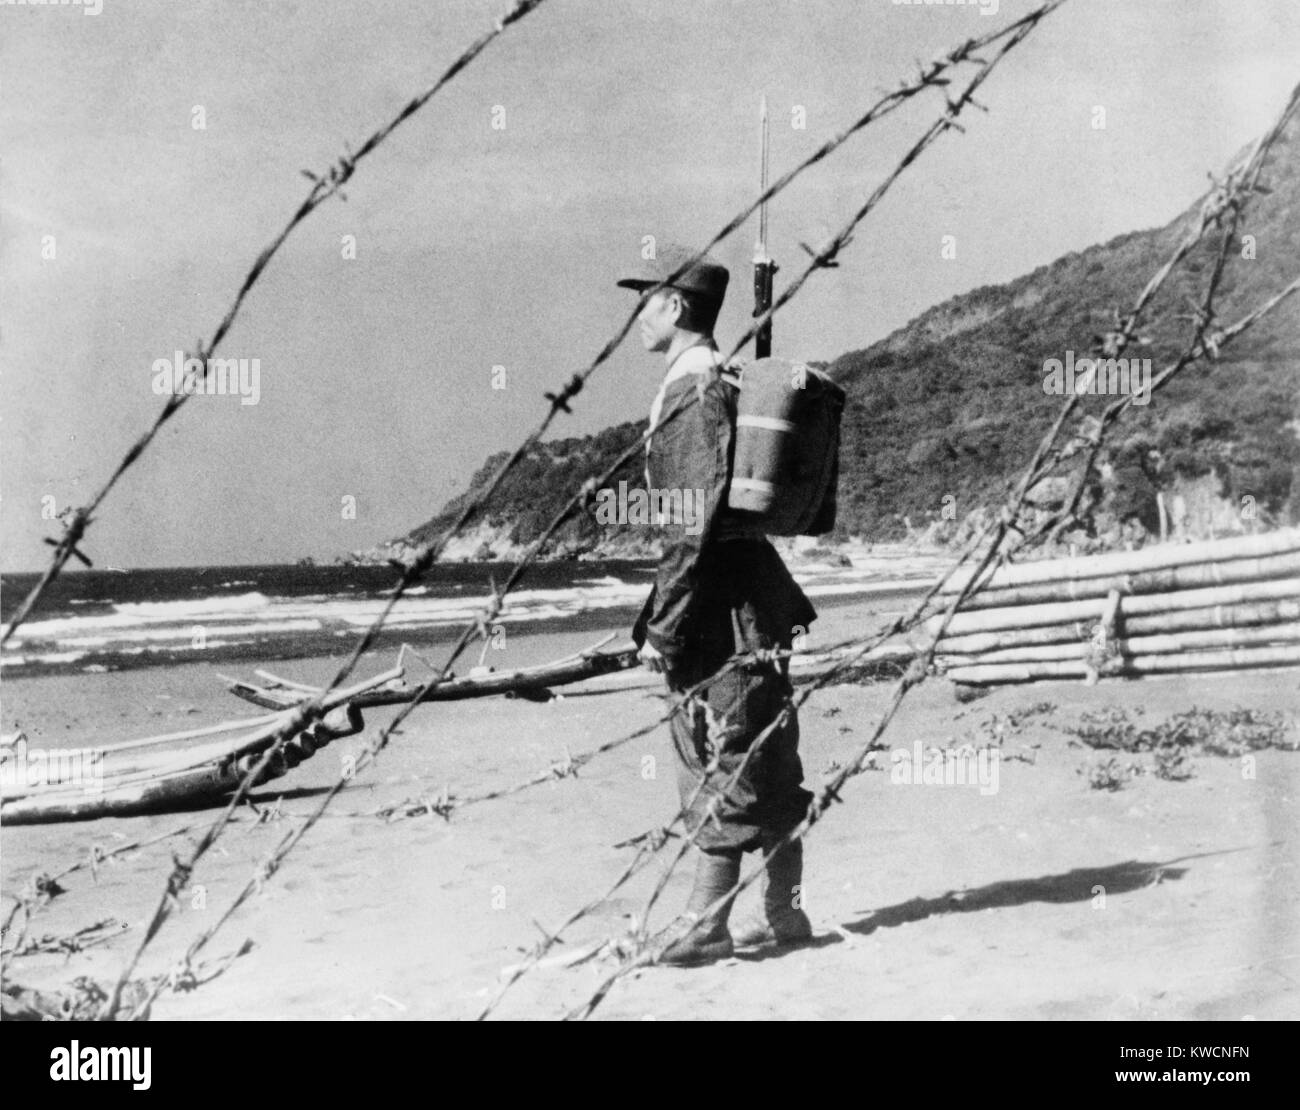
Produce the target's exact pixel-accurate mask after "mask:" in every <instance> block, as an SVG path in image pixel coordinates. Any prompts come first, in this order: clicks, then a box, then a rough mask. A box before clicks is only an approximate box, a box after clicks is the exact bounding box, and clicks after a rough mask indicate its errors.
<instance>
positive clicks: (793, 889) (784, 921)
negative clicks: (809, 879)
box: [735, 833, 813, 946]
mask: <svg viewBox="0 0 1300 1110" xmlns="http://www.w3.org/2000/svg"><path fill="white" fill-rule="evenodd" d="M780 840H781V837H780V836H777V835H770V834H767V833H764V834H763V838H762V843H763V854H764V855H767V854H769V853H770V852H771V851H772V848H773V847H774V846H775V845H776V844H777V842H778V841H780ZM802 887H803V841H802V840H796V841H794V842H793V843H791V844H787V845H786V846H785V847H784V848H782V849H781V850H780V851H779V852H777V853H776V855H774V856H772V858H771V859H769V860H768V863H767V874H766V875H764V877H763V916H762V918H760V919H757V920H754V921H751V922H748V923H747V924H746V925H745V926H744V927H743V928H742V929H741V930H740V932H739V934H738V935H737V936H736V938H735V943H736V944H738V945H741V946H750V945H758V944H773V943H775V944H797V943H798V942H799V941H803V940H808V938H809V937H811V936H812V932H813V930H812V922H811V921H809V920H808V915H807V914H806V913H804V912H803V910H802V909H801V908H800V906H801V903H802V898H801V897H800V895H801V894H802Z"/></svg>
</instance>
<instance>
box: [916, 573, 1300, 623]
mask: <svg viewBox="0 0 1300 1110" xmlns="http://www.w3.org/2000/svg"><path fill="white" fill-rule="evenodd" d="M1295 598H1300V578H1285V579H1279V580H1277V581H1271V582H1242V583H1239V584H1237V585H1235V586H1214V587H1211V588H1209V589H1202V590H1179V591H1177V592H1176V593H1166V594H1143V595H1138V596H1136V597H1126V598H1123V599H1122V600H1121V602H1120V620H1121V621H1123V620H1124V619H1125V618H1126V617H1128V616H1130V615H1134V614H1148V613H1164V612H1170V611H1174V610H1179V609H1200V608H1204V607H1206V606H1211V605H1230V604H1237V603H1239V602H1243V601H1289V600H1292V599H1295ZM1105 604H1106V599H1105V598H1096V599H1093V600H1088V601H1058V602H1052V603H1050V604H1047V605H1018V606H1014V605H1013V606H1008V607H1006V608H1002V609H980V610H977V611H976V612H973V613H967V612H964V611H963V612H958V613H955V614H953V617H952V619H951V620H950V621H949V623H948V628H947V633H948V634H949V635H953V636H960V635H964V634H966V633H968V632H996V631H999V630H1001V629H1013V628H1042V627H1044V626H1046V625H1052V624H1066V623H1068V622H1070V621H1095V620H1097V619H1098V618H1099V617H1100V616H1101V613H1102V610H1103V608H1104V606H1105ZM942 619H943V618H942V616H941V615H940V616H934V617H931V618H930V619H929V620H927V621H926V622H925V626H926V629H927V631H928V632H929V634H930V635H934V633H935V632H937V631H938V630H939V626H940V622H941V621H942Z"/></svg>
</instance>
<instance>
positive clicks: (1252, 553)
mask: <svg viewBox="0 0 1300 1110" xmlns="http://www.w3.org/2000/svg"><path fill="white" fill-rule="evenodd" d="M1290 551H1300V528H1283V529H1281V530H1279V531H1276V532H1265V533H1263V534H1261V535H1258V536H1232V537H1229V538H1227V539H1222V540H1205V541H1202V542H1201V543H1188V544H1168V545H1163V546H1154V547H1144V548H1142V550H1140V551H1116V552H1111V553H1108V554H1104V555H1082V556H1078V557H1076V558H1070V559H1043V560H1039V561H1037V562H1032V563H1013V564H1010V565H1008V566H1004V567H1002V568H1000V569H999V570H998V571H997V573H995V574H993V575H992V576H989V575H987V574H986V575H985V578H984V579H983V580H982V581H983V582H984V586H982V587H981V588H992V589H1005V588H1008V587H1011V586H1034V585H1041V584H1042V583H1044V582H1057V581H1060V580H1061V579H1067V578H1071V579H1072V578H1079V579H1086V578H1109V577H1113V576H1116V575H1123V574H1137V573H1141V572H1144V571H1151V570H1165V569H1168V568H1170V567H1183V566H1191V565H1193V564H1195V563H1210V562H1220V561H1222V560H1224V559H1244V558H1257V557H1263V556H1265V555H1281V554H1284V553H1286V552H1290ZM973 574H974V570H973V569H970V570H964V571H961V572H958V573H957V574H954V575H953V576H952V578H950V579H949V580H948V582H947V583H946V584H945V585H944V586H943V588H942V589H941V590H940V593H942V594H955V593H958V592H959V591H960V590H961V589H962V588H963V587H964V586H965V585H966V583H967V582H968V581H970V579H971V576H972V575H973Z"/></svg>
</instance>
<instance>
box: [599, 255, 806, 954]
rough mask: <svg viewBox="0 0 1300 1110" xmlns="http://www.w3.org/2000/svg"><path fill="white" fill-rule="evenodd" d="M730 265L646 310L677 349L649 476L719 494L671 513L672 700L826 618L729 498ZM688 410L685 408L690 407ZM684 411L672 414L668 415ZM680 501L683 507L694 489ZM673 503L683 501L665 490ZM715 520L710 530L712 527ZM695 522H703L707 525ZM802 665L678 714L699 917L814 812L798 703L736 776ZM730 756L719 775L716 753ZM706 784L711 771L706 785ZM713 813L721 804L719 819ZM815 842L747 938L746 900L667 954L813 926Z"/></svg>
mask: <svg viewBox="0 0 1300 1110" xmlns="http://www.w3.org/2000/svg"><path fill="white" fill-rule="evenodd" d="M691 255H692V252H691V251H688V250H685V249H684V248H680V247H664V248H661V249H660V250H659V252H658V257H657V258H656V259H654V260H652V261H650V262H649V263H648V264H647V266H646V268H645V270H644V271H643V272H642V273H641V274H639V275H638V276H636V277H632V278H626V279H624V280H623V281H620V282H619V283H618V284H619V285H620V286H622V287H624V288H627V289H634V290H638V291H642V292H644V291H645V290H647V289H650V288H652V287H654V286H656V285H659V284H660V283H661V282H663V281H664V279H666V278H667V277H669V276H670V275H671V274H672V273H673V271H674V270H676V269H679V268H680V267H681V266H683V265H684V264H685V263H686V262H687V261H688V260H689V259H690V257H691ZM728 276H729V275H728V273H727V270H726V268H725V267H723V266H721V265H719V264H718V263H717V262H715V261H713V260H712V259H709V258H705V259H702V260H701V261H699V262H697V263H696V264H695V265H693V266H691V267H690V268H689V269H687V270H686V271H685V272H684V273H682V274H681V275H680V276H678V277H677V278H676V280H674V282H673V283H672V285H671V286H669V287H666V288H664V289H661V290H659V291H658V292H656V293H654V294H653V295H652V296H651V297H650V298H649V299H648V300H647V301H646V304H645V305H644V307H643V308H642V310H641V314H640V328H641V338H642V341H643V342H644V344H645V346H646V349H647V350H649V351H653V352H658V353H661V354H663V355H664V357H665V360H666V362H667V373H666V374H665V376H664V379H663V383H662V384H661V385H660V387H659V393H658V396H656V397H655V401H654V406H653V408H652V410H651V415H650V426H651V437H650V441H649V443H648V444H647V458H646V479H647V484H648V486H649V488H650V489H651V490H655V491H674V493H675V492H676V491H680V492H681V495H682V497H683V498H685V497H687V496H694V492H695V491H703V505H702V506H700V505H698V504H697V505H696V516H695V520H694V521H693V522H692V523H693V524H694V527H692V528H690V529H687V528H685V527H684V523H685V522H684V521H682V520H669V521H666V522H665V527H664V535H665V540H664V548H663V554H662V556H661V558H660V562H659V567H658V572H657V575H656V578H655V584H654V589H653V590H652V591H651V594H650V597H649V598H648V599H647V600H646V603H645V606H644V608H643V609H642V612H641V616H640V617H639V619H638V620H637V622H636V626H635V628H634V629H633V633H632V635H633V639H634V640H635V641H636V644H637V647H638V648H639V649H640V658H641V661H642V662H643V663H644V665H645V666H646V667H648V668H649V669H650V670H652V671H656V672H659V673H662V674H663V675H664V676H665V679H666V681H667V684H668V690H669V696H670V697H674V698H680V697H681V694H682V692H683V691H685V690H687V689H688V688H690V687H691V686H694V685H696V684H697V683H699V682H701V681H702V680H704V679H705V678H707V677H709V676H711V675H714V674H716V673H717V672H718V671H719V670H720V669H721V668H722V667H723V664H724V663H726V662H727V660H728V659H729V658H730V657H731V656H732V655H733V654H735V653H737V652H751V651H754V650H756V649H773V648H782V649H788V648H789V647H790V644H791V641H792V639H793V637H794V636H795V635H796V634H798V632H799V631H805V630H807V628H808V626H809V625H810V624H811V622H812V620H813V619H814V617H815V616H816V612H815V611H814V609H813V607H812V605H811V604H810V603H809V601H808V599H807V598H806V597H805V596H804V594H803V591H802V590H800V589H799V587H798V586H797V585H796V584H795V582H794V579H793V578H791V577H790V572H789V571H788V570H787V569H786V568H785V565H784V564H783V563H782V562H781V557H780V556H779V555H778V554H777V552H776V549H775V548H773V547H772V545H771V543H769V542H768V540H767V537H766V536H765V535H764V534H763V533H762V531H761V530H760V529H758V528H757V527H756V525H755V524H754V522H753V520H752V519H749V518H747V514H744V513H741V512H738V511H735V510H732V509H729V508H728V507H727V488H728V483H729V480H730V470H731V459H732V450H733V443H734V430H735V420H736V398H737V393H738V390H739V380H738V378H737V377H736V375H735V374H734V373H733V372H732V371H731V370H729V369H728V368H726V367H724V366H723V365H722V360H721V357H720V356H719V354H718V348H717V345H716V344H715V343H714V340H713V328H714V324H715V322H716V321H717V318H718V312H719V310H720V309H721V308H722V301H723V298H724V296H725V295H726V291H727V281H728ZM679 406H681V407H680V411H678V409H679ZM674 412H676V415H675V416H672V417H671V419H669V420H667V421H665V422H664V426H663V427H662V429H661V430H658V431H656V430H655V429H656V426H657V425H658V424H659V422H660V421H661V420H663V418H664V417H666V416H669V415H670V414H673V413H674ZM674 501H675V503H677V504H680V503H682V502H681V501H676V500H675V499H674ZM664 503H668V502H667V500H666V499H665V502H664ZM701 520H702V523H703V526H702V527H700V522H701ZM691 533H694V534H691ZM788 669H789V664H788V661H785V660H782V661H780V662H774V661H770V660H768V661H758V662H751V663H746V664H745V665H744V666H743V667H742V668H740V669H736V670H733V671H732V672H730V673H728V674H726V675H724V676H723V677H721V678H720V679H719V680H718V681H716V682H714V683H713V684H712V685H711V686H709V688H708V689H707V690H706V691H705V692H703V693H701V694H700V695H699V696H698V697H697V698H694V699H691V700H690V701H689V702H688V703H687V704H686V705H684V706H682V707H681V709H680V711H679V712H678V713H677V714H675V715H674V716H673V718H672V721H671V734H672V746H673V752H674V755H675V763H676V770H677V785H678V790H679V792H680V794H681V798H682V804H683V806H685V805H687V804H688V803H689V802H690V800H691V798H692V796H693V795H696V793H697V790H698V796H697V797H696V800H695V801H694V803H693V804H691V806H690V812H689V815H688V822H687V828H688V829H692V830H693V829H694V828H696V827H697V826H699V825H701V824H702V825H703V828H702V831H701V832H700V835H699V838H698V840H697V841H696V843H697V846H698V847H699V848H700V849H701V853H700V858H699V862H698V866H697V870H696V875H695V887H694V890H693V891H692V893H691V896H690V900H689V902H688V903H687V914H688V915H693V916H694V917H695V918H696V919H697V920H698V919H699V918H701V917H703V916H704V911H705V909H706V908H707V907H708V906H709V905H711V904H712V903H713V902H715V901H717V899H718V898H720V897H721V896H722V895H723V894H724V893H725V892H726V891H727V890H729V889H730V888H731V887H732V886H734V885H735V883H736V881H737V879H738V878H739V875H740V862H741V856H742V854H743V853H744V852H747V851H757V850H761V851H763V852H764V853H767V852H769V851H770V850H771V847H772V845H773V844H775V842H776V841H777V840H778V839H780V838H781V837H782V836H784V835H785V834H786V833H787V832H788V831H789V830H790V829H791V828H792V827H794V826H795V825H796V824H798V823H799V822H800V821H801V820H802V819H803V817H804V815H805V814H806V812H807V809H808V804H809V802H810V801H811V800H812V795H811V794H810V793H809V792H808V791H807V790H805V789H804V788H803V785H802V784H803V767H802V764H801V763H800V761H799V752H798V745H799V727H798V722H797V721H796V719H795V717H794V713H793V710H792V711H791V714H790V716H789V718H788V719H787V721H786V722H785V723H784V725H782V727H780V728H778V729H776V730H774V731H773V732H772V733H771V734H770V735H769V736H768V737H767V738H766V739H765V740H764V741H763V744H762V746H761V748H760V749H759V750H758V752H756V753H755V756H754V758H753V759H752V760H751V761H750V763H749V766H748V767H747V768H746V769H745V772H744V774H743V775H741V776H740V778H739V780H738V781H737V782H736V783H735V784H734V785H733V786H731V788H730V790H729V791H727V792H726V794H725V796H724V788H725V786H726V784H727V782H728V781H729V780H730V779H731V777H732V775H733V774H734V773H735V771H736V770H737V768H738V767H739V766H740V765H741V763H742V761H743V760H744V759H745V753H746V752H747V750H748V749H749V746H750V744H751V743H752V742H753V740H754V739H755V738H756V737H757V736H758V735H759V734H760V733H761V732H762V731H763V730H764V729H765V728H766V727H767V726H768V725H769V724H771V723H772V721H773V720H774V719H775V718H776V716H777V714H778V712H779V711H780V708H781V706H782V704H783V702H784V699H785V697H786V696H787V695H788V694H789V692H790V684H789V678H788ZM715 758H716V761H717V766H716V768H715V770H714V771H713V773H712V774H711V775H708V776H707V779H708V781H704V780H705V779H706V771H707V768H708V767H709V765H710V764H711V763H713V761H714V760H715ZM701 782H704V785H703V788H702V789H701V788H700V786H701ZM711 811H712V813H713V815H712V816H710V812H711ZM802 871H803V845H802V843H801V842H798V841H796V842H795V843H793V844H791V845H790V846H788V847H787V848H785V849H784V850H782V851H781V852H780V853H779V854H778V855H776V856H774V857H773V858H772V860H771V861H770V862H769V865H768V873H767V875H766V876H765V883H764V890H763V911H764V912H763V916H762V918H761V919H759V920H757V921H755V922H754V923H753V924H752V925H750V926H749V927H748V928H746V929H745V930H744V931H743V932H741V933H740V934H739V935H738V936H737V937H736V938H734V940H733V937H732V935H731V933H730V931H729V930H728V928H727V919H728V916H729V914H730V911H731V903H730V902H727V903H726V904H724V905H723V907H722V908H721V909H720V910H718V911H716V912H715V913H714V914H713V916H712V917H711V919H709V920H708V921H705V922H703V923H702V924H700V925H699V927H698V928H697V929H695V931H694V932H693V933H692V934H691V935H689V936H687V937H684V938H683V939H681V940H679V941H677V942H676V943H675V944H673V945H672V946H670V947H669V948H668V949H667V950H666V951H665V953H664V956H663V962H665V963H670V964H682V965H689V964H698V963H707V962H710V961H713V960H718V959H724V958H726V957H728V956H730V955H731V953H732V951H733V948H734V946H735V944H742V945H745V944H762V943H771V942H778V943H793V942H796V941H800V940H804V939H806V938H808V937H809V936H811V935H812V926H811V924H810V922H809V920H808V917H807V915H806V914H805V913H804V912H803V910H802V909H801V908H799V907H800V889H799V888H800V886H801V882H802Z"/></svg>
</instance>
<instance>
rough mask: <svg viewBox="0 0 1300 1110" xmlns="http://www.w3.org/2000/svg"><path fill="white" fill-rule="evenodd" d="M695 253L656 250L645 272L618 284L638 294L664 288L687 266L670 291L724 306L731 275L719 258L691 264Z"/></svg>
mask: <svg viewBox="0 0 1300 1110" xmlns="http://www.w3.org/2000/svg"><path fill="white" fill-rule="evenodd" d="M693 258H695V251H693V250H691V249H690V248H688V247H681V246H677V245H675V244H674V245H670V246H663V247H660V248H659V249H658V250H656V251H655V256H654V257H653V258H648V259H646V260H645V261H644V263H643V264H642V267H641V272H640V273H638V274H636V275H635V276H633V277H626V278H623V279H621V280H620V281H619V282H618V285H619V286H620V287H621V288H623V289H635V290H636V291H637V292H638V293H640V292H644V291H645V290H647V289H653V288H654V287H655V286H656V285H662V284H663V283H664V282H665V281H666V280H667V279H668V278H670V277H672V275H673V274H674V273H675V272H676V271H677V270H681V269H682V267H683V266H686V269H685V270H682V272H681V273H680V274H678V275H677V276H676V277H675V278H673V280H672V282H671V283H670V286H669V287H670V288H672V289H680V290H682V291H683V292H685V293H695V294H697V295H699V296H701V297H704V298H705V299H706V300H709V301H712V302H714V303H715V304H719V305H720V304H722V300H723V298H724V297H725V296H726V295H727V282H728V281H729V280H730V279H731V274H730V273H729V272H728V270H727V268H726V267H725V266H724V265H722V263H720V262H718V261H717V260H716V259H714V258H711V257H710V256H709V255H705V256H704V257H703V258H701V259H698V260H697V261H695V262H693V263H691V265H689V266H687V265H686V264H687V263H688V262H691V260H692V259H693Z"/></svg>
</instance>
